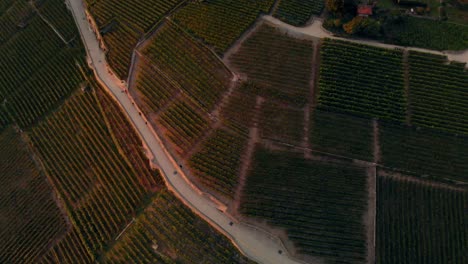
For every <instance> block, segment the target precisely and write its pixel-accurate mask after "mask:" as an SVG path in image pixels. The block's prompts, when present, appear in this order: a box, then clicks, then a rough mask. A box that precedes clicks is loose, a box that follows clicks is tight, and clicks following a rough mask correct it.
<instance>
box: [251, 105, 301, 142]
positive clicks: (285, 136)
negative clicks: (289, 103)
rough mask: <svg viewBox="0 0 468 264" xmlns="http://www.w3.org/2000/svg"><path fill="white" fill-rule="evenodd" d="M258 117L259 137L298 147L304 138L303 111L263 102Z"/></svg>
mask: <svg viewBox="0 0 468 264" xmlns="http://www.w3.org/2000/svg"><path fill="white" fill-rule="evenodd" d="M261 111H262V113H261V115H260V118H259V119H260V120H259V121H260V122H259V127H260V137H262V138H267V139H271V140H274V141H279V142H286V143H289V144H295V145H299V144H300V143H301V142H302V139H303V137H304V110H302V109H295V108H291V107H285V106H282V105H281V104H279V103H275V102H271V101H268V102H265V103H264V104H263V105H262V110H261Z"/></svg>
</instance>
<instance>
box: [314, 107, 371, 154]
mask: <svg viewBox="0 0 468 264" xmlns="http://www.w3.org/2000/svg"><path fill="white" fill-rule="evenodd" d="M373 140H374V134H373V127H372V121H371V120H369V119H364V118H358V117H354V116H351V115H344V114H339V113H332V112H326V111H321V110H318V109H317V110H315V111H314V112H313V116H312V120H311V128H310V143H311V145H312V149H313V150H317V151H322V152H328V153H332V154H334V155H340V156H346V157H350V158H354V159H360V160H366V161H373V158H374V156H373V149H374V147H373V144H372V143H373Z"/></svg>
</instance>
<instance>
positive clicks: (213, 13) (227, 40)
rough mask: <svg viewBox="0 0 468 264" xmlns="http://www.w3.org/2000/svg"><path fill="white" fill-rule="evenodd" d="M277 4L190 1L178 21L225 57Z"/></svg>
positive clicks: (260, 0)
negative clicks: (242, 36) (234, 44)
mask: <svg viewBox="0 0 468 264" xmlns="http://www.w3.org/2000/svg"><path fill="white" fill-rule="evenodd" d="M273 2H274V1H273V0H256V1H252V0H209V1H203V2H198V1H190V2H189V3H188V4H187V5H186V6H185V7H184V8H182V9H181V10H179V11H178V12H177V13H175V14H174V20H175V21H176V22H177V23H179V24H180V25H181V26H183V27H184V28H186V29H187V30H188V31H189V32H191V33H193V34H194V35H195V36H197V37H198V38H201V39H202V40H203V41H204V42H206V43H207V44H209V45H211V46H213V47H214V48H215V50H216V52H218V53H224V52H225V51H226V50H227V49H228V48H229V46H231V44H232V43H233V42H234V41H235V40H236V39H238V38H239V37H240V36H241V35H242V33H243V32H244V31H246V30H247V29H248V28H249V27H250V26H251V25H252V24H253V23H254V22H255V20H256V19H257V17H258V16H259V15H260V14H261V13H268V12H269V10H270V8H271V6H272V5H273Z"/></svg>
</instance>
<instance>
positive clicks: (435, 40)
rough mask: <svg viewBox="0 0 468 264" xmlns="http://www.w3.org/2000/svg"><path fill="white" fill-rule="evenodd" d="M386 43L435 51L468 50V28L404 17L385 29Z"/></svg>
mask: <svg viewBox="0 0 468 264" xmlns="http://www.w3.org/2000/svg"><path fill="white" fill-rule="evenodd" d="M385 31H386V32H385V34H386V35H387V36H386V42H390V43H394V44H397V45H401V46H413V47H421V48H426V49H434V50H464V49H467V48H468V42H467V39H468V26H466V25H461V24H455V23H450V22H444V21H438V20H432V19H424V18H417V17H411V16H407V17H403V18H402V21H400V23H395V24H392V26H391V27H388V28H385Z"/></svg>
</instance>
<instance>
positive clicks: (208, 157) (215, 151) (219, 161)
mask: <svg viewBox="0 0 468 264" xmlns="http://www.w3.org/2000/svg"><path fill="white" fill-rule="evenodd" d="M246 141H247V135H246V134H238V133H235V132H231V131H228V130H225V129H217V130H215V131H213V134H212V135H211V136H210V137H209V138H208V140H207V141H206V142H204V143H203V146H202V147H201V149H200V150H199V151H198V152H197V153H195V154H194V155H193V156H192V157H191V158H190V160H189V164H190V167H191V168H192V170H193V171H194V174H195V176H197V177H198V178H199V179H200V181H201V182H202V183H203V184H204V185H206V186H208V187H209V188H211V189H214V190H215V191H217V192H218V193H220V194H222V195H224V196H227V197H230V198H233V195H234V190H235V187H236V186H237V181H238V173H239V169H240V165H241V157H242V153H243V151H244V148H245V145H246Z"/></svg>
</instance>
